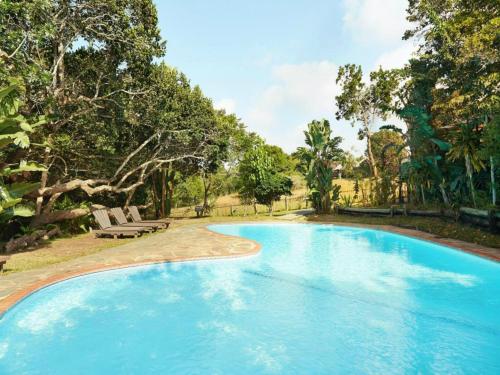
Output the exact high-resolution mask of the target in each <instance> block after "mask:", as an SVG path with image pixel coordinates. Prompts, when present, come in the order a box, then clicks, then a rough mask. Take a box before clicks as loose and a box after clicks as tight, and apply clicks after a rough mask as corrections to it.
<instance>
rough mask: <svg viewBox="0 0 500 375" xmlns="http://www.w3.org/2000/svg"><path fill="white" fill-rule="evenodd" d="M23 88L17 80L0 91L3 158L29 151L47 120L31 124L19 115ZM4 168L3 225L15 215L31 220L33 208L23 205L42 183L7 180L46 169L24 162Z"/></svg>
mask: <svg viewBox="0 0 500 375" xmlns="http://www.w3.org/2000/svg"><path fill="white" fill-rule="evenodd" d="M22 90H23V87H22V85H21V84H20V82H19V81H17V80H11V82H10V84H9V85H8V86H7V87H3V88H0V156H4V155H5V151H7V149H8V148H11V147H19V148H28V147H29V145H30V139H29V134H30V133H32V132H33V131H34V129H35V128H36V127H37V126H40V125H42V124H43V123H44V122H45V120H44V119H43V118H39V119H38V121H36V122H35V123H32V124H30V123H29V122H28V120H27V119H26V118H25V117H24V116H23V115H22V114H20V113H19V106H20V100H19V95H20V94H21V93H22ZM2 164H3V165H2V167H1V168H0V223H5V222H7V221H9V220H10V219H11V218H12V217H14V216H22V217H29V216H32V215H33V214H34V211H33V209H32V208H31V207H30V206H28V205H24V204H22V200H23V196H24V195H26V194H28V193H30V192H32V191H33V190H35V189H37V188H38V183H30V182H16V183H10V184H9V183H7V182H6V181H7V180H8V179H9V178H10V177H12V176H14V175H17V174H21V173H24V172H36V171H44V170H45V168H44V167H43V166H42V165H40V164H37V163H34V162H28V161H26V160H21V161H19V162H18V163H16V164H4V163H2Z"/></svg>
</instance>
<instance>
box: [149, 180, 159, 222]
mask: <svg viewBox="0 0 500 375" xmlns="http://www.w3.org/2000/svg"><path fill="white" fill-rule="evenodd" d="M156 175H157V172H155V173H153V174H152V175H151V193H152V195H153V205H154V208H155V214H156V217H159V216H160V205H159V202H160V201H159V198H160V197H159V196H158V190H157V184H156V180H157V178H156Z"/></svg>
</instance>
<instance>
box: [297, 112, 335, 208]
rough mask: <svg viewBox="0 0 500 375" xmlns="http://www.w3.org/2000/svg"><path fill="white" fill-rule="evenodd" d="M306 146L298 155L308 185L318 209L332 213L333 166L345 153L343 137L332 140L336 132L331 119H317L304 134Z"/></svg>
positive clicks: (298, 151) (308, 126) (301, 148)
mask: <svg viewBox="0 0 500 375" xmlns="http://www.w3.org/2000/svg"><path fill="white" fill-rule="evenodd" d="M304 134H305V136H306V145H307V146H309V147H307V148H306V147H299V148H298V149H297V153H296V155H297V156H298V158H299V159H300V161H301V165H300V168H301V171H302V173H303V174H304V175H305V177H306V180H307V185H308V187H309V188H310V189H311V191H312V195H313V201H316V199H314V195H317V196H318V199H317V202H315V205H316V209H317V210H318V211H319V212H321V213H329V212H330V209H331V192H332V190H333V185H332V181H333V168H332V163H333V162H334V161H339V160H340V158H341V156H342V150H341V149H340V148H339V144H340V142H342V138H341V137H333V138H332V130H331V128H330V123H329V122H328V121H327V120H321V121H317V120H314V121H312V122H311V123H309V124H308V125H307V130H306V131H304Z"/></svg>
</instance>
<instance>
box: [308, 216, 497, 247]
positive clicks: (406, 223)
mask: <svg viewBox="0 0 500 375" xmlns="http://www.w3.org/2000/svg"><path fill="white" fill-rule="evenodd" d="M308 220H309V221H323V222H324V221H326V222H342V223H356V224H374V225H394V226H398V227H403V228H410V229H416V230H420V231H423V232H427V233H432V234H434V235H436V236H439V237H444V238H453V239H457V240H462V241H466V242H471V243H476V244H479V245H483V246H488V247H493V248H500V235H499V234H493V233H489V232H487V231H486V230H482V229H479V228H476V227H472V226H470V225H466V224H463V223H458V222H454V221H446V220H443V219H440V218H429V217H405V216H394V217H374V216H351V215H319V216H316V215H315V216H311V217H309V218H308Z"/></svg>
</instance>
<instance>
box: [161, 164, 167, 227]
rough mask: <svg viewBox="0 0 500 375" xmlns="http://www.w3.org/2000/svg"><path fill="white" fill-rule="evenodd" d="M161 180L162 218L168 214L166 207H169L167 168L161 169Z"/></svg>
mask: <svg viewBox="0 0 500 375" xmlns="http://www.w3.org/2000/svg"><path fill="white" fill-rule="evenodd" d="M160 181H161V207H160V215H161V217H162V218H164V217H165V216H166V208H167V170H166V169H165V168H162V169H161V173H160Z"/></svg>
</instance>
